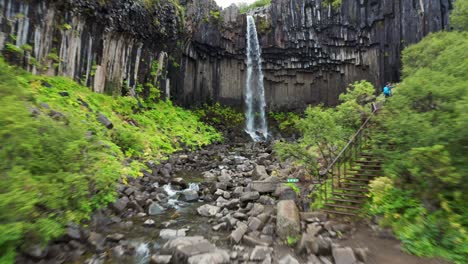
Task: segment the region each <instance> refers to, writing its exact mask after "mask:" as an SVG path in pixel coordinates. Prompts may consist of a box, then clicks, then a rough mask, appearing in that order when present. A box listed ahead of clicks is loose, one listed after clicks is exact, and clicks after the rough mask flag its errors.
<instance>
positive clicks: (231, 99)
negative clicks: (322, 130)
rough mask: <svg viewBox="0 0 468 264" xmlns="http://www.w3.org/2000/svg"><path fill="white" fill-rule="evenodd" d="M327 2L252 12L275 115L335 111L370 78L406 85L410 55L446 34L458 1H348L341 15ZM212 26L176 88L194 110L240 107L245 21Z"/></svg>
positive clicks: (195, 38)
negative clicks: (404, 67)
mask: <svg viewBox="0 0 468 264" xmlns="http://www.w3.org/2000/svg"><path fill="white" fill-rule="evenodd" d="M193 1H194V2H195V1H197V0H193ZM199 1H201V0H199ZM323 2H324V1H322V0H272V3H271V6H269V7H265V8H259V9H256V10H253V11H252V12H250V13H251V14H254V15H255V16H256V23H257V28H258V31H259V34H260V38H261V45H262V49H263V62H264V63H263V64H264V65H263V69H264V74H265V93H266V101H267V103H268V107H269V108H270V109H271V108H287V109H292V108H303V107H305V106H306V105H307V104H318V103H325V104H327V105H335V104H337V103H338V95H339V94H340V93H342V92H343V91H345V89H346V87H347V85H348V84H349V83H352V82H354V81H357V80H362V79H366V80H369V81H371V82H373V83H374V84H375V85H376V87H377V89H378V90H380V86H381V85H382V84H383V83H384V82H386V81H397V80H399V77H400V69H401V62H400V56H401V51H402V49H403V48H404V47H406V46H408V45H410V44H412V43H416V42H418V41H419V40H421V39H422V38H423V37H424V36H425V35H427V34H429V33H430V32H433V31H438V30H442V29H446V28H447V27H448V22H449V21H448V17H449V11H450V9H451V5H452V1H450V0H342V5H341V7H340V8H339V9H336V10H334V9H333V8H332V7H331V6H330V5H326V4H324V3H323ZM202 15H205V16H208V17H209V15H210V14H209V13H205V14H202ZM188 17H189V18H190V16H188ZM194 17H196V16H194ZM210 20H212V21H211V23H201V24H200V25H199V26H198V28H197V29H196V30H195V31H194V32H193V34H192V38H191V41H190V42H187V46H186V48H185V58H184V61H183V65H182V71H183V73H182V78H181V79H179V82H178V84H177V85H176V87H175V89H176V90H177V94H178V98H179V99H180V100H181V101H182V102H184V103H186V104H192V103H194V102H201V101H207V100H216V101H221V102H224V103H231V104H235V105H240V104H241V100H242V95H243V88H244V80H245V63H244V61H245V56H244V51H245V43H246V42H245V28H246V18H245V15H240V14H239V11H238V9H237V8H236V7H234V6H231V7H229V8H227V9H225V10H223V11H222V12H221V15H220V18H219V20H218V21H213V20H216V19H215V18H213V17H212V16H211V17H210ZM205 21H206V20H205ZM214 25H216V26H214Z"/></svg>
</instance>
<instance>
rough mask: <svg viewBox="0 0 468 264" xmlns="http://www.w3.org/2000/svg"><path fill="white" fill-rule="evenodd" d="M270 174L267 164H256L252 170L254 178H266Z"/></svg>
mask: <svg viewBox="0 0 468 264" xmlns="http://www.w3.org/2000/svg"><path fill="white" fill-rule="evenodd" d="M268 176H269V175H268V173H267V171H266V168H265V166H262V165H256V166H255V168H254V170H253V172H252V178H253V179H254V180H264V179H266V178H268Z"/></svg>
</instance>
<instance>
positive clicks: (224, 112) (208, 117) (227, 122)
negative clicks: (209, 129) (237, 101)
mask: <svg viewBox="0 0 468 264" xmlns="http://www.w3.org/2000/svg"><path fill="white" fill-rule="evenodd" d="M195 114H196V115H197V116H198V117H199V118H200V119H201V120H202V121H203V122H205V123H207V124H210V125H212V126H214V127H217V128H242V127H243V126H244V122H245V118H244V114H243V113H242V112H240V111H237V110H236V109H234V108H232V107H229V106H222V105H221V104H220V103H214V104H211V105H210V104H204V105H203V106H202V107H200V108H198V109H196V110H195Z"/></svg>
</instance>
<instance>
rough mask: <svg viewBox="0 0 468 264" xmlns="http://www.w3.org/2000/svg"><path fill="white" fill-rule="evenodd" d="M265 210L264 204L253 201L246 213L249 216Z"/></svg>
mask: <svg viewBox="0 0 468 264" xmlns="http://www.w3.org/2000/svg"><path fill="white" fill-rule="evenodd" d="M264 210H265V206H263V205H262V204H260V203H254V205H253V207H252V209H251V210H250V211H249V212H248V213H247V215H249V216H257V215H259V214H261V213H263V211H264Z"/></svg>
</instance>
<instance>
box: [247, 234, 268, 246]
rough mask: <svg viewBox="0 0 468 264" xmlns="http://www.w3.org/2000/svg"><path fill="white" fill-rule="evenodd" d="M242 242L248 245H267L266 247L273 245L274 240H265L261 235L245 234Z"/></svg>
mask: <svg viewBox="0 0 468 264" xmlns="http://www.w3.org/2000/svg"><path fill="white" fill-rule="evenodd" d="M242 242H243V243H244V244H246V245H249V246H252V247H254V246H265V247H268V246H271V244H272V241H270V240H263V239H261V238H259V237H255V236H251V235H244V237H242Z"/></svg>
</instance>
